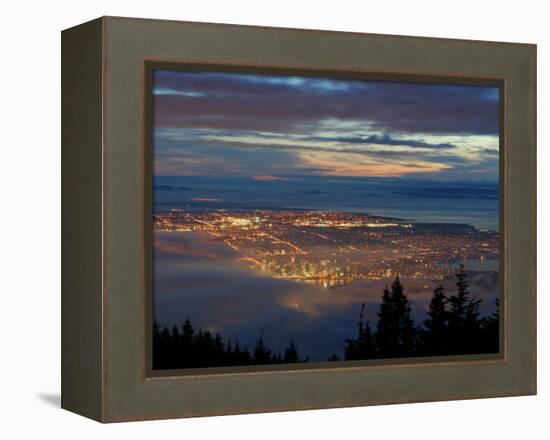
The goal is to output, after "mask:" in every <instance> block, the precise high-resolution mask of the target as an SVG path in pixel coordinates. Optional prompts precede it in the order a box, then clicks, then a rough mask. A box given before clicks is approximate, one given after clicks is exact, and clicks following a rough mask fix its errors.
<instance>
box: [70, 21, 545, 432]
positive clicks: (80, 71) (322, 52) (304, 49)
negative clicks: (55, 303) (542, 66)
mask: <svg viewBox="0 0 550 440" xmlns="http://www.w3.org/2000/svg"><path fill="white" fill-rule="evenodd" d="M151 63H153V64H151ZM154 63H177V64H181V65H183V66H185V65H188V66H193V65H195V66H196V65H203V66H204V65H207V66H219V68H220V69H227V68H229V69H237V70H239V69H240V70H243V69H245V70H246V69H260V70H262V71H266V70H267V71H269V70H270V69H271V70H273V71H278V72H281V71H293V72H306V73H309V74H312V73H313V74H315V73H321V74H322V73H330V74H331V75H333V76H334V75H337V76H345V77H350V76H352V77H364V78H373V77H383V78H396V79H399V78H407V79H411V78H412V79H413V80H418V81H428V80H429V81H441V80H442V79H444V80H445V81H446V82H472V81H473V82H490V83H497V84H499V85H500V87H501V93H502V94H503V95H504V100H503V102H504V104H503V106H502V108H503V111H502V115H501V122H502V124H501V126H502V131H501V225H502V226H501V235H502V238H501V243H502V245H501V255H502V256H501V260H502V263H501V264H502V266H501V267H502V269H503V270H502V276H501V278H502V286H503V290H504V292H503V297H502V299H503V307H502V314H503V316H504V319H502V320H501V322H502V327H501V328H502V331H501V338H502V339H501V352H500V354H499V355H496V356H454V357H446V358H441V357H439V358H418V359H409V360H393V361H392V360H384V361H357V362H346V363H331V364H324V363H323V364H311V365H306V366H303V365H302V366H299V367H296V366H293V367H290V366H282V367H279V368H276V369H274V368H273V367H271V368H269V367H266V366H262V367H248V368H235V367H231V368H220V369H205V370H195V371H193V370H187V371H186V370H181V371H175V372H171V373H170V374H169V375H167V374H166V373H164V374H154V372H152V371H151V369H150V366H149V365H150V356H148V352H149V351H150V340H149V339H150V338H149V336H150V329H151V327H150V324H151V322H150V321H151V313H150V309H151V307H150V305H151V304H150V295H151V270H150V269H151V265H150V262H151V261H150V258H151V250H150V249H151V247H150V234H151V223H150V217H151V216H150V200H151V185H150V179H151V160H150V156H149V154H150V142H149V131H148V124H147V121H148V119H147V118H148V116H147V111H146V109H147V103H148V99H149V96H148V92H147V87H146V86H147V78H148V72H149V71H150V70H149V69H150V68H151V66H152V65H156V64H154ZM190 68H191V67H190ZM62 222H63V225H62V269H63V272H62V406H63V408H66V409H68V410H71V411H74V412H76V413H79V414H82V415H84V416H87V417H90V418H93V419H95V420H99V421H102V422H115V421H127V420H142V419H160V418H172V417H192V416H203V415H220V414H237V413H251V412H266V411H282V410H298V409H309V408H326V407H345V406H359V405H373V404H383V403H400V402H419V401H429V400H449V399H469V398H480V397H494V396H511V395H526V394H534V393H536V322H535V320H536V308H535V307H536V224H535V222H536V46H534V45H526V44H512V43H493V42H478V41H463V40H447V39H430V38H419V37H399V36H388V35H371V34H355V33H341V32H327V31H308V30H296V29H278V28H258V27H249V26H234V25H218V24H200V23H188V22H173V21H159V20H141V19H129V18H115V17H103V18H100V19H97V20H94V21H92V22H89V23H85V24H83V25H80V26H77V27H75V28H71V29H68V30H65V31H63V33H62Z"/></svg>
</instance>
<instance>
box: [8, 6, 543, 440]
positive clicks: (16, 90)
mask: <svg viewBox="0 0 550 440" xmlns="http://www.w3.org/2000/svg"><path fill="white" fill-rule="evenodd" d="M544 5H545V2H543V1H530V0H523V1H514V2H507V1H506V0H500V1H479V0H478V1H470V0H462V1H460V2H457V1H454V2H445V1H441V0H439V1H421V0H415V1H388V0H386V1H376V2H372V1H371V2H369V1H365V0H363V1H356V2H354V1H347V0H338V1H330V2H323V1H321V0H317V1H312V2H306V1H299V0H288V1H286V0H277V1H271V2H263V1H251V2H246V1H239V0H231V1H223V0H221V1H211V0H200V1H199V0H197V1H187V2H186V1H182V0H180V1H174V0H172V1H165V0H154V1H151V0H149V1H141V0H132V1H130V0H125V1H114V0H111V1H106V0H94V1H86V2H77V1H74V2H66V3H64V2H54V1H25V0H18V1H9V0H8V1H6V2H4V3H3V5H2V24H1V26H0V32H1V34H2V36H1V39H0V44H1V48H2V50H1V66H2V67H1V69H0V105H1V107H0V108H1V110H2V114H1V117H0V121H1V122H0V127H1V135H0V148H1V153H2V154H1V155H0V194H1V199H0V202H1V205H0V206H1V208H0V209H1V211H0V212H1V215H0V274H1V275H0V289H1V290H0V292H1V295H2V296H1V303H0V304H1V305H0V307H1V311H2V313H1V318H0V325H1V329H0V335H1V336H0V337H1V338H2V340H1V351H0V359H1V360H0V381H1V384H0V406H1V408H0V437H2V438H5V439H12V438H43V437H55V438H63V439H64V438H75V437H76V438H79V439H88V438H90V439H92V438H93V439H96V438H98V437H99V436H101V438H103V439H110V438H121V437H122V436H124V437H125V438H131V439H141V438H148V439H155V440H163V439H168V438H173V437H174V436H178V437H180V436H181V437H182V438H186V439H193V438H201V439H208V438H237V436H238V437H239V438H241V439H248V438H250V439H252V438H254V439H257V438H262V439H264V438H265V439H283V438H284V439H287V438H291V439H298V438H321V439H324V438H327V439H328V438H339V439H344V438H347V437H348V436H349V437H350V438H354V439H358V438H382V439H388V438H389V439H394V438H395V439H398V438H408V439H416V438H422V439H445V440H447V439H449V440H451V439H464V438H472V439H477V438H491V439H493V438H494V439H508V438H530V439H534V438H535V439H538V438H541V439H542V438H550V437H549V435H550V428H549V426H548V424H549V414H550V413H549V409H548V408H550V398H549V397H548V395H549V392H550V385H549V379H548V373H547V372H548V362H547V361H548V327H549V321H550V319H549V317H548V312H549V310H548V307H547V306H548V300H547V291H548V288H549V287H550V283H549V281H548V278H547V277H544V275H545V274H544V270H545V269H548V263H549V257H548V251H547V248H548V247H550V238H549V233H548V228H544V226H545V225H546V224H547V223H548V221H549V220H550V217H549V209H548V204H547V203H544V195H545V193H546V194H548V191H550V185H549V183H550V177H549V176H550V163H549V160H548V152H547V151H544V149H543V148H542V146H543V145H544V144H545V141H546V139H547V136H545V134H547V133H548V125H545V124H548V123H549V117H550V114H549V108H548V107H549V102H550V100H549V96H548V94H549V88H548V86H547V82H546V81H545V80H546V78H545V75H546V76H547V75H548V74H549V70H550V69H549V66H548V63H549V61H548V60H549V58H550V39H549V32H548V27H549V24H548V16H549V14H548V12H547V11H545V6H544ZM101 15H122V16H137V17H149V18H165V19H176V20H191V21H208V22H220V23H238V24H256V25H265V26H285V27H300V28H316V29H331V30H339V31H355V32H375V33H390V34H402V35H422V36H434V37H451V38H467V39H480V40H502V41H517V42H529V43H537V44H538V45H539V46H538V48H539V52H538V58H539V117H538V124H539V200H538V201H539V231H538V234H539V235H538V237H539V238H538V240H539V267H538V269H539V290H538V292H539V396H537V397H519V398H500V399H487V400H477V401H462V402H445V403H424V404H409V405H392V406H379V407H369V408H354V409H336V410H322V411H306V412H292V413H277V414H261V415H245V416H231V417H215V418H202V419H188V420H171V421H157V422H138V423H126V424H114V425H106V426H103V425H100V424H98V423H95V422H92V421H89V420H87V419H84V418H82V417H79V416H77V415H74V414H71V413H68V412H65V411H63V410H61V409H59V388H60V378H59V374H60V373H59V368H60V361H59V358H60V343H59V338H60V30H61V29H63V28H67V27H70V26H73V25H76V24H79V23H81V22H84V21H87V20H90V19H92V18H96V17H98V16H101ZM545 247H546V249H544V248H545ZM544 314H546V316H544ZM14 332H17V334H19V335H22V336H23V338H22V339H21V338H18V339H14V338H13V334H14ZM545 369H546V371H545ZM545 406H546V408H545Z"/></svg>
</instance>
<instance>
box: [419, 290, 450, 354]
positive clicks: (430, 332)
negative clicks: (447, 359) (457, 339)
mask: <svg viewBox="0 0 550 440" xmlns="http://www.w3.org/2000/svg"><path fill="white" fill-rule="evenodd" d="M447 303H448V301H447V297H446V296H445V289H444V288H443V286H442V285H441V284H440V285H438V286H437V287H436V288H435V290H434V294H433V297H432V300H431V301H430V305H429V306H428V312H427V314H428V319H426V320H425V321H424V327H425V330H424V331H423V332H422V350H423V351H424V353H425V354H427V355H435V354H439V355H441V354H446V353H448V350H449V335H448V332H447V330H448V325H449V312H448V310H447Z"/></svg>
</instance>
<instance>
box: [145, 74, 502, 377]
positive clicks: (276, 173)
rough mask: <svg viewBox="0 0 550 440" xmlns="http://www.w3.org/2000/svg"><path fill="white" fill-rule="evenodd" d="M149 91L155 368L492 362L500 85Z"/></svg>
mask: <svg viewBox="0 0 550 440" xmlns="http://www.w3.org/2000/svg"><path fill="white" fill-rule="evenodd" d="M150 92H151V93H152V94H153V96H152V108H151V115H152V118H151V119H152V142H153V145H152V152H153V183H152V184H153V303H154V304H153V328H152V329H151V331H152V347H153V350H152V355H153V359H152V362H153V369H154V370H169V369H185V368H206V367H229V366H250V365H277V364H280V365H284V364H296V363H317V362H344V361H351V360H371V359H378V360H380V359H396V358H404V357H425V356H452V355H472V354H491V353H498V352H499V298H500V295H501V292H500V281H499V267H500V264H499V243H500V239H499V130H500V128H499V124H500V102H499V101H500V92H499V88H498V87H497V86H491V85H470V84H447V83H435V82H432V83H426V82H404V81H401V82H400V81H381V80H365V79H344V78H329V77H327V78H324V77H319V76H289V75H274V74H261V73H234V72H207V71H204V72H203V71H183V70H167V69H154V70H153V71H152V90H151V91H150Z"/></svg>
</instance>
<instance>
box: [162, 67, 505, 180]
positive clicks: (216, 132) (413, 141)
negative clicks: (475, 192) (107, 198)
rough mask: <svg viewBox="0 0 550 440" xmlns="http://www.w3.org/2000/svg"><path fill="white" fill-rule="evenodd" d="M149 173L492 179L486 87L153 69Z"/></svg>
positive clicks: (491, 96) (493, 111)
mask: <svg viewBox="0 0 550 440" xmlns="http://www.w3.org/2000/svg"><path fill="white" fill-rule="evenodd" d="M153 94H154V137H155V140H154V142H155V175H156V176H206V177H246V178H253V179H256V180H263V181H278V180H290V179H299V178H305V177H309V176H316V177H319V176H321V177H327V178H333V179H338V178H343V177H369V178H377V177H384V178H408V179H410V178H412V179H415V178H422V179H430V180H435V181H439V180H440V181H449V180H476V181H480V180H482V181H490V182H498V169H499V167H498V146H499V137H498V136H499V91H498V88H497V87H485V86H484V87H482V86H470V85H447V84H425V83H405V82H391V81H364V80H343V79H330V78H320V77H298V76H273V75H261V74H240V73H220V72H218V73H216V72H185V71H169V70H155V71H154V81H153Z"/></svg>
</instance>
